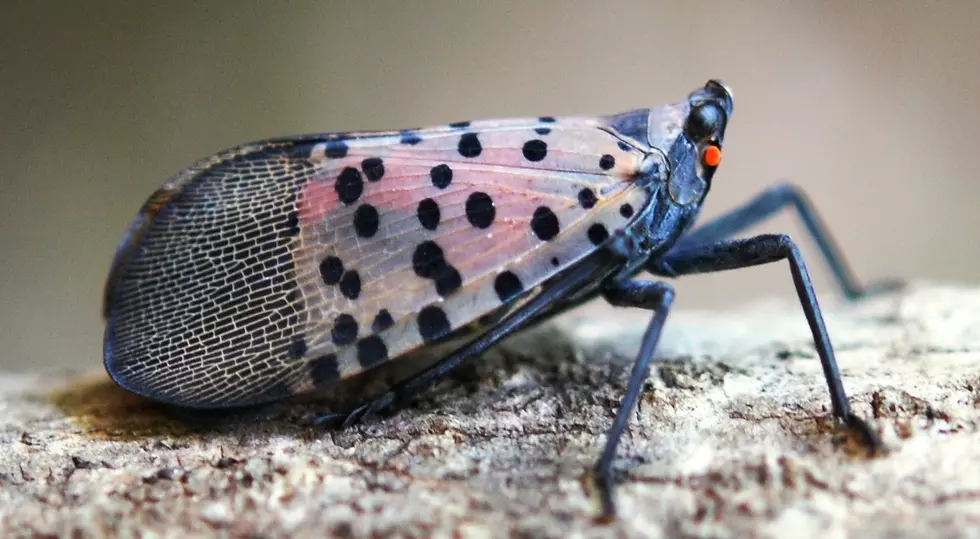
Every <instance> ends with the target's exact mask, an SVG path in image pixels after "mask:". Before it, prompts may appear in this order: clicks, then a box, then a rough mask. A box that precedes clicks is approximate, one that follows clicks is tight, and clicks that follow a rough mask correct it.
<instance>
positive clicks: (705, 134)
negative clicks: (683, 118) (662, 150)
mask: <svg viewBox="0 0 980 539" xmlns="http://www.w3.org/2000/svg"><path fill="white" fill-rule="evenodd" d="M724 127H725V111H723V110H722V109H721V107H719V106H718V104H717V103H713V102H708V103H701V104H698V105H695V106H694V107H693V108H692V109H691V112H690V114H688V115H687V123H686V124H685V125H684V132H686V133H687V136H688V137H690V139H691V140H693V141H695V142H699V141H702V140H705V139H708V138H711V137H712V136H714V135H715V134H717V133H720V132H721V130H722V129H723V128H724Z"/></svg>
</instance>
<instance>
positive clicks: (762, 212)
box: [646, 183, 901, 300]
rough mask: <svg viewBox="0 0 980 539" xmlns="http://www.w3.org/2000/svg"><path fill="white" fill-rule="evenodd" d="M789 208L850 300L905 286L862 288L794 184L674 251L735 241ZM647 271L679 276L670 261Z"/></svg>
mask: <svg viewBox="0 0 980 539" xmlns="http://www.w3.org/2000/svg"><path fill="white" fill-rule="evenodd" d="M787 206H792V207H793V208H794V209H795V210H796V213H797V214H798V215H799V216H800V219H801V220H802V221H803V225H804V226H805V227H806V230H807V232H809V233H810V235H811V236H812V237H813V240H814V242H815V243H816V244H817V247H818V248H819V249H820V253H821V254H822V255H823V258H824V260H825V261H826V263H827V265H828V266H830V271H831V273H833V274H834V278H835V280H836V281H837V284H838V285H839V286H840V288H841V290H843V292H844V295H845V296H846V297H847V299H849V300H856V299H860V298H862V297H865V296H868V295H874V294H877V293H879V292H885V291H889V290H894V289H896V288H899V287H900V286H901V282H899V281H895V280H886V281H881V282H876V283H872V284H871V285H867V286H862V285H861V284H860V283H859V282H858V280H857V279H856V278H855V277H854V274H853V273H852V272H851V270H850V269H849V268H848V266H847V263H846V262H845V260H844V257H843V255H841V252H840V249H839V248H838V247H837V243H836V242H835V241H834V238H833V236H831V234H830V232H829V231H828V230H827V227H826V226H825V225H824V223H823V221H822V220H821V219H820V216H819V214H818V213H817V211H816V209H815V208H814V207H813V204H812V203H811V202H810V200H809V199H808V198H807V196H806V194H805V193H804V192H803V191H802V190H801V189H800V188H799V187H797V186H795V185H793V184H790V183H780V184H776V185H773V186H771V187H769V188H767V189H766V190H764V191H763V192H761V193H759V194H758V195H757V196H755V197H754V198H753V199H751V200H749V201H748V202H746V203H745V204H743V205H742V206H740V207H738V208H735V209H734V210H732V211H730V212H729V213H726V214H724V215H721V216H719V217H716V218H715V219H714V220H712V221H709V222H707V223H705V224H703V225H701V226H699V227H697V228H695V229H694V230H692V231H691V232H689V233H688V234H686V235H684V236H683V237H681V238H680V240H678V242H677V244H676V245H675V246H674V250H675V251H677V252H685V251H687V250H690V249H695V248H697V247H700V246H705V245H711V244H715V243H718V242H720V241H723V240H727V239H731V238H732V237H733V236H735V235H736V234H739V233H741V232H743V231H745V230H747V229H748V228H750V227H752V226H755V225H757V224H759V223H761V222H762V221H764V220H766V219H768V218H770V217H772V216H773V215H775V214H776V213H777V212H779V211H780V210H782V209H783V208H785V207H787ZM646 269H647V271H649V272H651V273H653V274H655V275H661V276H665V277H673V276H676V275H678V270H677V268H674V267H672V266H671V265H670V262H669V261H668V260H666V259H660V260H656V261H653V262H651V264H649V265H648V267H647V268H646Z"/></svg>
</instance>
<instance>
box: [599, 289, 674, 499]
mask: <svg viewBox="0 0 980 539" xmlns="http://www.w3.org/2000/svg"><path fill="white" fill-rule="evenodd" d="M603 296H604V297H605V298H606V301H608V302H609V303H611V304H613V305H615V306H617V307H639V308H641V309H647V310H652V311H654V314H653V318H651V319H650V323H649V324H648V325H647V330H646V333H644V334H643V340H642V341H641V342H640V351H639V353H638V354H637V356H636V361H635V362H634V363H633V370H632V372H631V373H630V378H629V382H628V384H627V386H626V393H625V394H624V395H623V401H622V403H620V405H619V411H618V412H616V419H614V420H613V424H612V427H611V428H610V429H609V432H608V433H607V435H606V445H605V447H603V449H602V456H601V457H600V458H599V460H598V461H597V462H596V465H595V479H596V483H597V486H598V487H599V496H600V499H601V500H602V512H603V515H605V516H606V517H609V516H611V515H612V514H613V513H614V512H615V506H614V504H613V499H612V462H613V459H614V458H615V457H616V448H617V447H618V446H619V440H620V438H621V437H622V435H623V430H625V429H626V424H627V423H628V422H629V417H630V414H632V413H633V409H634V408H636V402H637V400H638V399H639V397H640V392H641V391H642V389H643V384H644V383H645V382H646V380H647V376H648V375H649V372H650V362H651V361H653V358H654V352H656V350H657V343H658V342H659V341H660V333H661V330H662V329H663V326H664V322H666V321H667V313H668V312H669V311H670V306H671V304H672V303H673V302H674V289H673V287H671V286H670V285H669V284H667V283H662V282H650V281H626V282H618V283H617V282H614V283H612V284H609V285H607V286H606V287H605V289H604V290H603Z"/></svg>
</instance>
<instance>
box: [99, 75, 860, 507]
mask: <svg viewBox="0 0 980 539" xmlns="http://www.w3.org/2000/svg"><path fill="white" fill-rule="evenodd" d="M732 107H733V102H732V95H731V93H730V92H729V91H728V89H727V88H725V86H724V85H722V84H721V83H720V82H718V81H709V82H708V83H707V84H706V85H705V86H704V87H703V88H701V89H698V90H696V91H694V92H692V93H691V94H690V95H689V96H688V97H687V98H686V99H684V100H681V101H679V102H677V103H673V104H669V105H665V106H662V107H659V108H651V109H637V110H632V111H629V112H625V113H622V114H616V115H611V116H603V117H562V118H554V117H548V116H542V117H538V118H523V119H504V120H488V121H475V122H459V123H454V124H449V125H446V126H442V127H434V128H427V129H406V130H402V131H385V132H358V133H328V134H322V135H306V136H296V137H288V138H279V139H271V140H267V141H262V142H256V143H252V144H247V145H243V146H240V147H237V148H233V149H230V150H227V151H224V152H221V153H219V154H217V155H214V156H212V157H209V158H207V159H204V160H203V161H200V162H198V163H197V164H195V165H193V166H191V167H190V168H188V169H187V170H184V171H183V172H181V173H179V174H177V175H176V176H174V177H173V178H171V179H170V180H169V181H168V182H167V183H165V184H164V185H163V187H162V188H160V189H159V190H158V191H157V192H156V193H154V194H153V195H152V196H151V197H150V198H149V200H148V201H147V202H146V203H145V204H144V205H143V207H142V209H141V210H140V212H139V214H138V215H137V217H136V219H135V220H134V221H133V222H132V224H131V225H130V227H129V229H128V232H127V233H126V235H125V237H124V238H123V240H122V243H121V244H120V246H119V247H118V249H117V251H116V255H115V259H114V260H113V263H112V269H111V271H110V274H109V278H108V282H107V284H106V290H105V303H104V308H103V311H104V316H105V317H106V331H105V345H104V356H105V366H106V369H107V370H108V372H109V374H110V375H111V376H112V378H113V380H115V382H116V383H118V384H119V385H120V386H122V387H124V388H125V389H127V390H129V391H132V392H134V393H137V394H140V395H144V396H146V397H149V398H151V399H155V400H158V401H161V402H164V403H169V404H172V405H178V406H184V407H192V408H224V407H236V406H245V405H255V404H261V403H267V402H271V401H276V400H280V399H283V398H285V397H287V396H291V395H296V394H301V393H308V392H313V391H320V392H322V391H329V390H330V388H331V387H333V386H334V385H335V384H336V383H337V382H339V381H340V380H343V379H347V378H350V377H352V376H354V375H357V374H359V373H362V372H366V371H373V370H375V369H377V368H378V367H379V366H381V365H383V364H386V363H388V362H392V361H398V360H399V358H401V357H404V356H406V355H408V354H409V352H412V351H416V350H421V349H422V347H432V346H434V345H436V344H438V343H444V342H446V340H447V339H457V338H459V337H460V336H461V335H463V336H466V337H467V338H468V339H467V340H466V342H465V344H463V345H462V346H460V347H459V348H457V349H456V350H455V351H452V352H451V353H449V354H448V355H447V356H445V357H444V358H443V359H441V360H440V361H438V362H437V363H435V364H434V365H432V366H430V367H428V368H427V370H424V371H422V372H420V373H418V374H416V375H414V376H412V377H410V378H409V379H407V380H405V381H404V382H402V383H401V384H399V385H396V386H395V387H394V388H393V389H391V390H390V391H388V392H386V393H383V394H381V395H378V396H374V397H371V398H369V399H367V400H366V401H365V402H364V403H363V404H362V405H360V406H358V407H356V408H354V409H352V410H349V411H347V412H345V413H342V414H337V413H331V414H325V415H323V416H321V417H320V418H319V422H321V423H326V422H332V421H334V420H340V421H341V422H342V423H343V424H344V425H349V424H351V423H353V422H356V421H358V420H360V419H361V418H362V417H364V416H366V415H368V414H373V413H374V412H377V411H379V410H381V409H383V408H387V407H389V405H392V404H395V403H396V402H397V403H400V402H404V400H405V398H406V397H408V396H410V395H412V394H413V393H415V392H417V391H418V390H419V389H421V388H423V387H425V386H426V385H427V384H428V383H429V382H431V381H432V380H434V379H436V378H437V377H439V376H441V375H443V374H445V373H446V372H448V371H450V370H452V369H453V368H455V367H456V366H457V365H459V364H460V363H461V362H462V361H463V360H465V359H468V358H471V357H475V356H477V355H479V354H480V353H481V352H483V351H484V350H486V349H487V348H488V347H490V346H492V345H493V344H495V343H497V342H498V341H500V340H501V339H502V338H504V337H505V336H507V335H509V334H511V333H512V332H514V331H517V330H519V329H521V328H523V327H526V326H528V325H530V324H532V323H537V322H539V321H541V320H543V319H544V318H547V317H550V316H553V315H555V314H557V313H560V312H562V311H565V310H567V309H569V308H571V307H573V306H575V305H578V304H580V303H582V302H584V301H587V300H589V299H591V298H594V297H596V296H602V297H604V298H605V299H606V300H607V301H609V302H611V303H612V304H613V305H617V306H626V307H639V308H642V309H649V310H652V311H654V315H653V317H652V320H651V322H650V324H649V328H648V329H647V332H646V334H645V336H644V338H643V340H642V343H641V347H640V352H639V355H638V357H637V359H636V363H635V366H634V368H633V371H632V374H631V376H630V379H629V384H628V389H627V390H626V393H625V395H624V397H623V402H622V405H621V407H620V408H619V411H618V415H617V416H616V418H615V420H614V423H613V425H612V427H611V429H610V431H609V435H608V438H607V440H606V445H605V448H604V451H603V454H602V456H601V458H600V459H599V460H598V462H597V465H596V468H595V470H594V476H593V477H594V478H595V480H596V485H598V487H599V492H600V493H601V498H602V503H603V508H604V511H605V513H606V514H607V515H609V514H612V512H613V500H612V494H611V486H612V482H611V480H610V472H611V465H612V461H613V456H614V453H615V450H616V446H617V443H618V441H619V438H620V436H621V434H622V432H623V430H624V428H625V426H626V423H627V418H628V417H629V414H630V412H631V410H632V409H633V408H634V406H635V404H636V400H637V397H638V395H639V393H640V390H641V388H642V386H643V383H644V381H645V380H646V378H647V374H648V370H649V364H650V362H651V360H652V359H653V357H654V351H655V349H656V346H657V341H658V339H659V337H660V332H661V328H662V327H663V324H664V321H665V319H666V317H667V312H668V310H669V309H670V306H671V304H672V302H673V298H674V293H673V290H672V288H671V286H670V285H669V284H666V283H664V282H660V281H657V282H648V281H638V280H633V277H634V276H635V275H636V274H638V273H639V272H641V271H644V270H645V271H648V272H650V273H652V274H654V275H658V276H662V277H676V276H679V275H685V274H692V273H699V272H712V271H722V270H729V269H736V268H743V267H748V266H753V265H758V264H764V263H768V262H776V261H779V260H784V259H785V260H788V261H789V265H790V269H791V271H792V276H793V281H794V284H795V286H796V290H797V292H798V294H799V298H800V301H801V304H802V307H803V310H804V312H805V314H806V319H807V322H808V323H809V325H810V329H811V330H812V333H813V338H814V341H815V343H816V349H817V352H818V354H819V356H820V360H821V363H822V365H823V369H824V374H825V377H826V381H827V384H828V386H829V388H830V396H831V403H832V406H833V414H834V415H835V416H836V417H838V418H840V419H842V420H843V422H844V423H845V424H846V425H848V426H850V427H851V428H853V429H855V430H856V431H857V432H858V433H860V434H861V436H862V439H863V440H864V441H865V443H866V444H867V445H868V446H869V447H870V448H872V449H874V448H875V447H877V446H878V445H879V441H878V439H877V437H876V435H875V433H874V431H872V429H871V428H870V427H869V426H868V425H867V424H866V423H865V422H864V421H862V420H861V419H860V418H858V417H857V416H856V415H854V414H853V413H852V412H851V409H850V406H849V404H848V401H847V397H846V396H845V393H844V389H843V386H842V384H841V380H840V374H839V372H838V369H837V364H836V361H835V359H834V353H833V349H832V348H831V344H830V340H829V338H828V335H827V330H826V328H825V327H824V322H823V319H822V316H821V314H820V309H819V307H818V305H817V300H816V297H815V295H814V293H813V288H812V286H811V283H810V277H809V275H808V273H807V270H806V268H805V266H804V263H803V259H802V257H801V255H800V252H799V250H798V249H797V247H796V245H795V244H794V243H793V242H792V241H791V240H790V238H789V237H788V236H786V235H779V234H776V235H771V234H764V235H760V236H755V237H752V238H748V239H732V236H734V235H735V234H737V233H739V232H741V231H743V230H744V229H746V228H748V227H749V226H751V225H754V224H756V223H757V222H759V221H760V220H761V219H763V218H765V217H767V216H769V215H771V214H773V213H774V212H776V211H777V210H779V209H780V208H783V207H784V206H787V205H793V206H795V207H796V209H797V210H798V211H799V212H800V213H801V214H802V217H803V219H804V221H805V223H806V225H807V227H808V229H809V231H810V232H811V233H812V234H813V235H814V236H815V238H816V240H817V242H818V244H819V245H820V247H821V250H822V252H823V255H824V256H825V257H826V258H827V259H828V261H829V263H830V265H831V267H832V269H833V271H834V273H835V276H836V277H837V279H838V280H839V282H840V284H841V286H842V287H843V288H844V290H845V292H846V294H847V295H848V296H849V297H850V298H857V297H859V296H862V295H865V294H867V293H868V291H869V290H870V289H868V288H865V289H861V288H859V286H858V285H857V284H855V280H854V279H853V277H852V276H851V274H850V272H848V271H847V269H846V267H845V265H844V263H843V260H842V259H841V258H840V257H839V256H838V254H837V251H836V249H835V248H834V246H833V243H832V241H831V239H830V237H829V235H828V234H827V232H826V231H825V229H824V228H823V227H822V225H821V224H820V222H819V220H818V219H817V217H816V214H815V213H814V211H813V210H812V208H811V206H810V205H809V203H808V202H807V200H806V198H805V197H804V196H803V194H802V193H801V192H800V191H798V190H797V189H795V188H794V187H792V186H790V185H778V186H776V187H773V188H770V189H768V190H766V191H765V192H763V193H762V194H761V195H759V196H758V197H756V198H755V199H753V200H751V201H750V202H748V203H747V204H745V205H744V206H742V207H740V208H737V209H735V210H734V211H732V212H731V213H728V214H726V215H724V216H722V217H720V218H717V219H715V220H713V221H711V222H708V223H706V224H704V225H703V226H700V227H698V228H694V229H693V230H690V229H691V225H692V223H693V222H694V221H695V218H696V217H697V215H698V212H699V210H700V208H701V204H702V202H703V200H704V198H705V196H706V195H707V194H708V191H709V189H710V187H711V181H712V177H713V176H714V174H715V171H716V169H717V167H718V165H719V163H720V161H721V157H722V150H721V148H722V141H723V138H724V132H725V128H726V125H727V123H728V120H729V118H730V117H731V114H732ZM487 320H489V321H491V323H490V324H486V323H483V324H481V323H479V322H480V321H487Z"/></svg>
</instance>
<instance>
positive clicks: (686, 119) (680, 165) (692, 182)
mask: <svg viewBox="0 0 980 539" xmlns="http://www.w3.org/2000/svg"><path fill="white" fill-rule="evenodd" d="M733 106H734V104H733V101H732V94H731V92H730V91H729V90H728V88H726V87H725V85H723V84H722V83H721V81H717V80H709V81H708V82H707V84H705V85H704V87H703V88H700V89H698V90H696V91H694V92H691V94H690V95H689V96H688V97H687V99H686V100H684V101H680V102H677V103H672V104H670V105H665V106H662V107H658V108H653V109H650V114H649V117H648V119H647V133H646V135H647V142H648V143H649V145H650V147H651V149H652V150H653V153H655V154H656V153H662V155H666V157H667V162H668V179H667V192H668V194H669V195H670V198H671V200H672V201H673V202H674V203H676V204H680V205H682V206H686V205H689V204H700V203H701V201H702V200H703V199H704V195H705V194H707V192H708V190H709V189H710V188H711V178H712V176H713V175H714V173H715V169H717V168H718V165H719V163H721V155H722V141H723V140H724V137H725V127H726V126H727V124H728V119H729V117H731V115H732V108H733ZM660 159H661V160H662V159H663V157H662V156H661V157H660Z"/></svg>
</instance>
